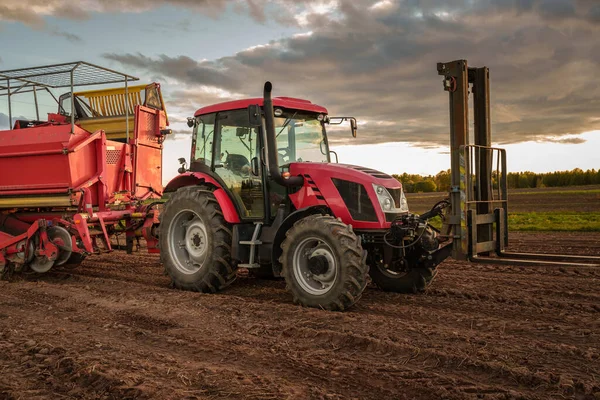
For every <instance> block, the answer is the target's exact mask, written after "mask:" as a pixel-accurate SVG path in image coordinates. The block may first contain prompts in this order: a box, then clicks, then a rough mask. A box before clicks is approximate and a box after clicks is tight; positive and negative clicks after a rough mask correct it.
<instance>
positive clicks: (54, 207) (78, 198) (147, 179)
mask: <svg viewBox="0 0 600 400" xmlns="http://www.w3.org/2000/svg"><path fill="white" fill-rule="evenodd" d="M58 117H62V116H58ZM60 119H62V118H59V120H57V115H49V120H50V121H52V122H49V123H46V124H39V125H36V126H34V127H30V128H21V129H15V130H9V131H0V171H3V173H2V174H0V213H1V214H0V217H2V216H4V218H0V222H1V223H0V229H1V230H3V231H4V232H0V267H2V266H4V265H5V264H6V262H7V261H10V260H11V255H12V256H14V254H16V253H19V252H24V251H26V250H25V249H28V247H27V245H28V244H27V242H28V241H29V240H30V239H31V238H32V236H33V235H34V234H35V233H36V232H37V231H38V230H40V229H41V230H42V232H41V237H42V238H45V239H43V240H39V248H38V249H36V256H37V255H38V253H39V254H42V253H40V251H44V250H43V249H44V248H46V249H47V248H51V247H52V246H53V245H52V243H51V242H50V241H48V240H47V237H46V235H45V227H46V225H48V226H51V225H58V226H62V227H63V228H65V229H67V230H68V231H69V233H71V234H72V235H73V236H72V238H73V251H74V252H80V253H84V254H85V253H95V252H98V251H100V248H99V247H98V246H97V242H96V241H97V240H100V241H102V242H104V247H105V248H104V250H109V251H110V250H111V245H110V240H109V239H108V237H109V233H110V231H112V227H114V226H115V225H116V224H118V223H119V222H120V221H122V220H125V221H127V227H126V230H127V231H128V232H127V234H128V235H130V234H132V233H133V230H135V229H140V228H141V229H142V232H150V231H151V230H152V229H151V228H152V226H153V224H155V223H157V222H158V221H157V220H156V217H157V216H156V215H155V213H154V212H151V210H150V209H149V207H148V206H145V205H143V204H142V201H143V200H148V199H152V198H156V199H158V198H160V197H161V195H162V189H163V188H162V182H161V181H162V141H163V136H162V134H161V129H163V128H164V127H165V126H166V115H165V113H164V111H160V110H155V109H152V108H147V107H144V106H137V107H136V109H135V126H134V129H133V131H132V134H131V139H130V140H129V143H127V144H126V143H121V142H117V141H111V140H107V139H106V135H105V133H104V131H97V132H95V133H90V132H88V131H86V130H84V129H82V128H81V127H79V126H77V125H75V127H74V132H72V133H71V125H70V124H68V123H65V122H63V121H61V120H60ZM5 171H7V172H8V171H10V172H9V173H6V172H5ZM7 216H9V217H10V218H7ZM23 223H27V224H28V226H30V227H28V228H27V229H26V230H25V231H24V228H23ZM46 223H47V224H46ZM40 227H42V228H40ZM130 231H131V232H130ZM7 232H10V233H7ZM145 236H146V235H145ZM146 239H147V240H148V247H149V250H150V249H153V248H154V249H155V248H156V238H155V237H153V236H147V237H146ZM43 254H45V253H43ZM43 254H42V255H43ZM52 257H54V258H52ZM48 258H49V259H52V260H53V259H56V254H54V255H53V256H49V257H48Z"/></svg>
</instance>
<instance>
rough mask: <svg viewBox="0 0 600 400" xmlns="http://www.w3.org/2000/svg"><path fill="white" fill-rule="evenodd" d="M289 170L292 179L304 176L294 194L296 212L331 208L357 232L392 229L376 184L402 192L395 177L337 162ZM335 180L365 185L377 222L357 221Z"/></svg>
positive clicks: (295, 166)
mask: <svg viewBox="0 0 600 400" xmlns="http://www.w3.org/2000/svg"><path fill="white" fill-rule="evenodd" d="M289 171H290V174H291V175H292V176H296V175H302V176H303V177H304V185H303V186H302V188H301V189H300V190H299V191H298V192H296V193H293V194H291V195H290V200H291V201H292V204H294V207H295V208H296V209H298V210H299V209H302V208H306V207H310V206H318V205H323V206H327V207H328V208H329V209H330V210H331V211H332V213H333V215H334V216H336V217H338V218H341V219H342V221H343V222H344V223H345V224H349V225H352V227H353V228H355V229H389V227H390V222H387V221H386V217H385V213H384V212H383V210H382V209H381V207H380V206H379V200H377V195H376V194H375V190H374V189H373V183H375V184H378V185H381V186H384V187H386V188H388V189H401V188H402V185H401V184H400V182H398V181H397V180H396V179H394V178H393V177H391V176H389V175H386V174H384V173H382V172H379V171H375V170H372V169H368V168H364V167H359V166H355V165H347V164H334V163H291V164H290V167H289ZM332 178H337V179H343V180H346V181H350V182H355V183H358V184H361V185H363V186H364V188H365V189H366V191H367V194H368V195H369V199H370V200H371V203H372V205H373V208H374V210H375V214H376V215H377V222H375V221H373V222H369V221H358V220H355V219H353V218H352V216H351V215H350V212H349V210H348V207H347V206H346V204H345V203H344V200H343V199H342V197H341V195H340V193H339V192H338V190H337V188H336V187H335V185H334V184H333V181H332V180H331V179H332ZM317 196H319V197H321V198H319V197H317Z"/></svg>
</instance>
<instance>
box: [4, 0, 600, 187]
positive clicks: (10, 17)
mask: <svg viewBox="0 0 600 400" xmlns="http://www.w3.org/2000/svg"><path fill="white" fill-rule="evenodd" d="M0 49H1V51H0V70H2V69H10V68H18V67H25V66H33V65H41V64H49V63H58V62H66V61H73V60H85V61H89V62H93V63H97V64H100V65H105V66H108V67H112V68H115V69H118V70H122V71H125V72H128V73H130V74H132V75H135V76H139V77H140V78H141V79H142V80H143V81H151V80H154V81H159V82H161V83H162V84H163V90H164V94H165V100H166V102H167V107H168V109H169V113H170V116H171V117H172V121H174V124H173V126H172V127H173V128H174V130H175V131H176V132H178V133H177V134H176V135H175V136H174V137H173V138H171V139H169V140H168V141H167V143H166V155H165V157H166V158H165V162H166V164H167V169H166V171H167V175H172V174H174V173H175V169H176V167H177V165H176V162H175V160H176V159H177V158H178V157H180V156H186V157H187V156H188V154H189V137H190V134H189V130H188V129H187V127H186V126H185V124H184V121H185V117H186V116H189V115H192V114H193V112H194V111H195V110H196V109H197V108H198V107H200V106H203V105H207V104H211V103H215V102H221V101H225V100H229V99H234V98H243V97H247V96H252V97H256V96H259V95H260V94H261V90H262V84H263V83H264V81H265V80H271V81H272V82H273V83H274V91H275V95H285V96H293V97H303V98H307V99H310V100H312V101H313V102H315V103H318V104H321V105H323V106H326V107H327V108H328V109H329V111H330V113H331V115H353V116H356V117H357V119H358V120H359V121H360V122H359V137H358V138H357V139H351V138H350V135H349V131H348V132H347V131H335V132H332V135H331V141H332V143H333V144H334V145H333V147H334V149H336V150H338V153H339V154H340V161H342V162H348V163H355V164H362V165H367V166H370V167H374V168H378V169H380V170H384V171H386V172H390V173H401V172H409V173H436V172H438V171H439V170H442V169H446V168H448V167H449V156H448V154H447V151H448V149H447V145H448V143H449V135H448V129H449V128H448V98H447V93H446V92H444V91H443V90H442V82H441V77H439V76H438V75H437V71H436V63H437V62H439V61H451V60H454V59H459V58H465V59H467V60H468V61H469V64H470V65H472V66H483V65H486V66H488V67H489V68H490V71H491V72H490V76H491V90H492V95H491V98H492V102H491V107H492V121H493V131H492V132H493V133H492V137H493V141H494V142H495V143H496V144H498V145H499V146H502V147H506V148H507V149H508V150H509V154H508V161H509V170H512V171H520V170H533V171H539V172H542V171H550V170H555V169H571V168H575V167H580V168H584V169H586V168H599V167H600V156H598V149H600V131H599V130H600V78H598V74H597V72H598V71H600V1H597V0H481V1H478V0H382V1H372V0H352V1H342V0H338V1H322V0H305V1H300V0H297V1H292V0H276V1H262V2H259V1H258V0H237V1H236V0H233V1H225V0H146V1H138V0H114V1H113V0H81V1H77V2H76V1H70V0H0ZM4 99H5V98H2V99H0V113H3V114H0V128H4V127H5V126H7V125H8V124H7V117H6V115H5V114H6V113H7V108H6V105H5V104H4V103H5V101H4ZM14 100H15V101H16V103H15V106H16V111H15V114H18V115H24V116H30V117H31V116H32V115H30V114H31V111H30V109H28V108H27V105H28V104H27V103H28V102H30V101H31V99H29V98H28V97H27V96H26V95H23V96H22V97H19V98H17V97H15V98H14ZM42 102H43V104H45V105H46V107H48V111H51V110H52V109H54V108H55V106H54V105H53V104H52V101H51V99H46V100H43V101H42ZM28 113H29V114H28ZM168 177H169V176H166V178H168Z"/></svg>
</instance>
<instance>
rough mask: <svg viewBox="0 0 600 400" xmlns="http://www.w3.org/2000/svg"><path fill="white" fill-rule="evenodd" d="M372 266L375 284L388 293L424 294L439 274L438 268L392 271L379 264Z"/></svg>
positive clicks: (371, 271)
mask: <svg viewBox="0 0 600 400" xmlns="http://www.w3.org/2000/svg"><path fill="white" fill-rule="evenodd" d="M369 264H370V270H369V275H370V276H371V279H372V280H373V282H375V284H376V285H377V286H378V287H379V288H380V289H382V290H384V291H386V292H395V293H419V292H424V291H425V289H427V287H428V286H429V284H430V283H431V282H432V281H433V279H434V278H435V276H436V274H437V270H436V268H411V269H409V270H408V271H402V272H400V271H398V272H397V271H392V270H390V269H387V268H385V267H384V266H383V265H381V263H379V262H372V263H369Z"/></svg>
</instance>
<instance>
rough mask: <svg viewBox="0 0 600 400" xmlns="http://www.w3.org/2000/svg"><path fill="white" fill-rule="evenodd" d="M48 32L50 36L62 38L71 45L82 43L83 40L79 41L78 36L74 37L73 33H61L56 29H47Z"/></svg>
mask: <svg viewBox="0 0 600 400" xmlns="http://www.w3.org/2000/svg"><path fill="white" fill-rule="evenodd" d="M48 32H49V33H50V34H51V35H52V36H57V37H62V38H64V39H67V40H68V41H69V42H71V43H83V39H81V37H80V36H78V35H75V34H73V33H69V32H65V31H61V30H60V29H58V28H49V29H48Z"/></svg>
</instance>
